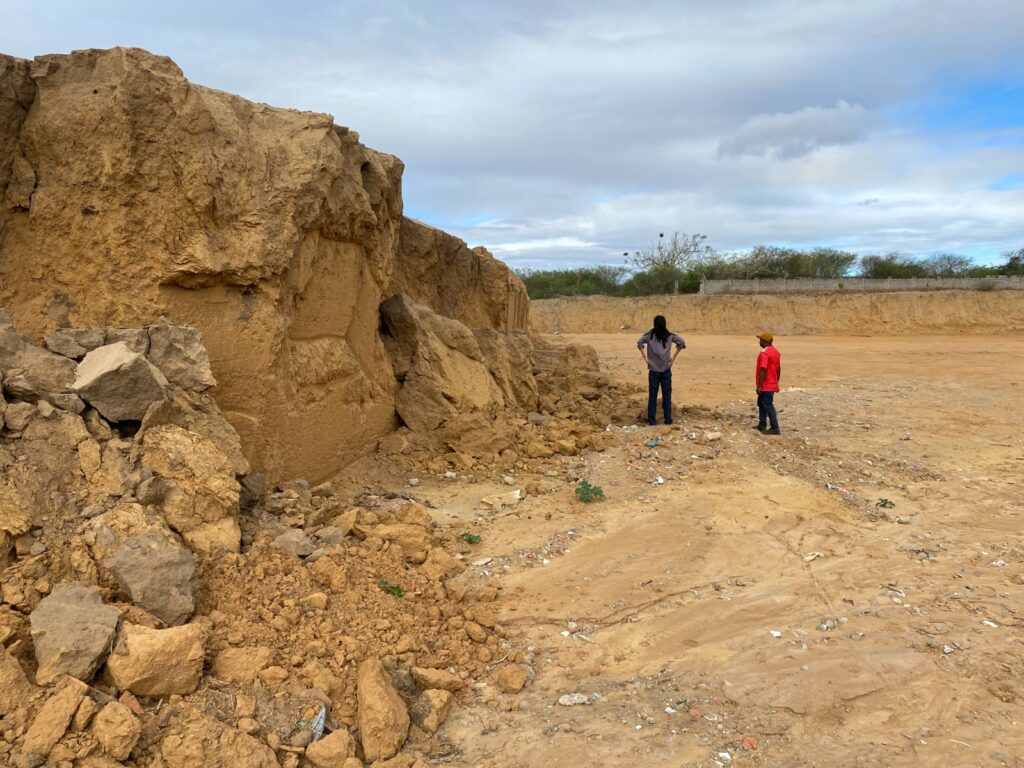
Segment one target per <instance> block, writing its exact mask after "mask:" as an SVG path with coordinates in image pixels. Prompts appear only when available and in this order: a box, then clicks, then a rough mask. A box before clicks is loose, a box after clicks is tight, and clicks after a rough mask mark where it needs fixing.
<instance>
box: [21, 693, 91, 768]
mask: <svg viewBox="0 0 1024 768" xmlns="http://www.w3.org/2000/svg"><path fill="white" fill-rule="evenodd" d="M85 691H86V686H85V685H83V684H82V683H80V682H79V681H78V680H72V679H70V678H68V679H67V682H66V683H65V684H64V687H63V688H61V689H60V691H58V692H57V693H56V694H54V695H53V696H51V697H50V698H49V699H47V701H46V703H45V704H43V706H42V707H41V708H40V709H39V712H38V713H37V714H36V719H35V720H33V721H32V725H31V726H30V727H29V729H28V733H26V734H25V738H24V739H22V742H21V761H20V763H19V768H25V767H27V766H38V765H42V764H43V762H44V761H45V760H46V758H47V756H48V755H49V754H50V750H52V749H53V748H54V747H55V746H56V744H57V742H58V741H60V740H61V738H62V737H63V736H64V734H65V732H67V729H68V726H69V725H70V724H71V719H72V718H73V717H74V715H75V712H76V711H77V710H78V705H79V704H81V703H82V699H83V698H84V697H85Z"/></svg>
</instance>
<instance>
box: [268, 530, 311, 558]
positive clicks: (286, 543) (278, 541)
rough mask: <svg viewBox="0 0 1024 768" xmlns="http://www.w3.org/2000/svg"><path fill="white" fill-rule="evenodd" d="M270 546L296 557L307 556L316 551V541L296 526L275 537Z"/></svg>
mask: <svg viewBox="0 0 1024 768" xmlns="http://www.w3.org/2000/svg"><path fill="white" fill-rule="evenodd" d="M271 546H272V547H274V549H279V550H281V551H282V552H287V553H289V554H291V555H295V556H296V557H309V556H310V555H311V554H313V552H315V551H316V543H315V542H314V541H313V540H312V539H311V538H310V537H309V536H307V535H306V534H305V532H304V531H301V530H299V529H298V528H289V529H288V530H287V531H285V532H284V533H282V534H281V535H280V536H278V537H277V538H275V539H274V540H273V542H271Z"/></svg>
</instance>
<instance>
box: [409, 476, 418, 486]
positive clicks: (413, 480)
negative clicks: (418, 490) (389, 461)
mask: <svg viewBox="0 0 1024 768" xmlns="http://www.w3.org/2000/svg"><path fill="white" fill-rule="evenodd" d="M419 484H420V479H419V478H418V477H410V478H409V485H411V486H412V487H413V488H415V487H416V486H417V485H419Z"/></svg>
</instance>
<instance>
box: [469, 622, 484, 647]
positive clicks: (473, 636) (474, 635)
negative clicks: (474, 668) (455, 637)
mask: <svg viewBox="0 0 1024 768" xmlns="http://www.w3.org/2000/svg"><path fill="white" fill-rule="evenodd" d="M464 629H465V631H466V635H467V636H468V637H469V639H470V640H472V641H473V642H474V643H484V642H487V631H486V630H485V629H484V628H483V627H481V626H480V625H479V624H477V623H476V622H475V621H467V622H466V626H465V627H464Z"/></svg>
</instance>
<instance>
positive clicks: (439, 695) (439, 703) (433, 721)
mask: <svg viewBox="0 0 1024 768" xmlns="http://www.w3.org/2000/svg"><path fill="white" fill-rule="evenodd" d="M451 708H452V694H451V693H450V692H448V691H442V690H436V689H430V690H426V691H424V692H423V693H421V694H420V696H419V698H418V699H416V702H415V703H414V704H413V705H412V710H411V712H410V714H411V715H412V721H413V722H414V723H416V725H418V726H419V727H420V728H422V729H423V730H424V731H426V732H427V733H433V732H434V731H436V730H437V729H438V728H440V727H441V724H442V723H444V721H445V718H446V717H448V712H449V711H450V710H451Z"/></svg>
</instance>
